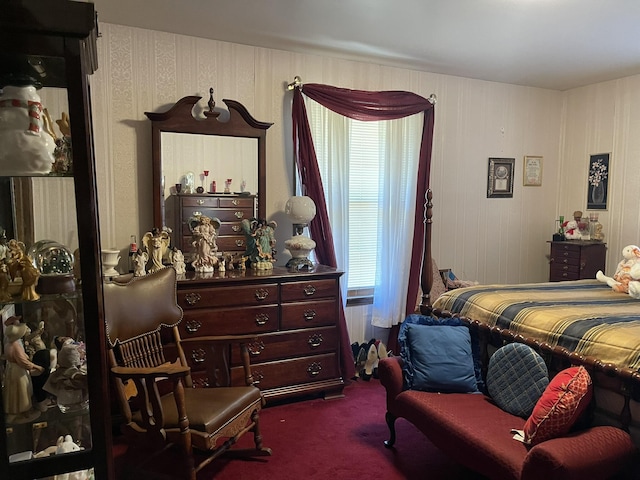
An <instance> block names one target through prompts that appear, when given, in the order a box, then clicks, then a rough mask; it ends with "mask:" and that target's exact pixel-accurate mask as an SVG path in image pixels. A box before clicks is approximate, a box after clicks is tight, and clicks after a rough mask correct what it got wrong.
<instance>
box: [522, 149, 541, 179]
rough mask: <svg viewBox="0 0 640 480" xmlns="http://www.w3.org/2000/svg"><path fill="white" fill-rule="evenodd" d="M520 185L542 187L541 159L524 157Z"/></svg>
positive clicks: (531, 156) (530, 156) (529, 156)
mask: <svg viewBox="0 0 640 480" xmlns="http://www.w3.org/2000/svg"><path fill="white" fill-rule="evenodd" d="M522 185H524V186H525V187H539V186H541V185H542V157H537V156H533V155H526V156H525V157H524V168H523V169H522Z"/></svg>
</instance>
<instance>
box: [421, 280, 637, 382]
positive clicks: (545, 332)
mask: <svg viewBox="0 0 640 480" xmlns="http://www.w3.org/2000/svg"><path fill="white" fill-rule="evenodd" d="M433 306H434V308H437V309H439V310H446V311H449V312H452V313H457V314H459V315H462V316H465V317H468V318H472V319H474V320H477V321H479V322H481V323H484V324H487V325H489V326H497V327H499V328H502V329H509V330H511V331H512V332H514V333H516V334H519V335H522V336H524V337H530V338H535V339H537V340H539V341H541V342H547V343H549V344H550V345H552V346H556V345H559V346H561V347H564V348H566V349H567V350H569V351H571V352H576V353H578V354H580V355H583V356H589V357H595V358H597V359H598V360H600V361H601V362H603V363H611V364H614V365H616V366H618V367H622V368H629V369H631V370H636V371H637V370H639V369H640V301H638V300H635V299H633V298H631V297H630V296H629V295H627V294H624V293H616V292H614V291H613V290H612V289H611V288H610V287H609V286H607V285H606V284H603V283H601V282H598V281H597V280H575V281H569V282H548V283H528V284H521V285H478V286H474V287H467V288H460V289H455V290H449V291H448V292H445V293H444V294H442V295H441V296H440V297H439V298H438V299H437V300H436V301H435V302H434V305H433Z"/></svg>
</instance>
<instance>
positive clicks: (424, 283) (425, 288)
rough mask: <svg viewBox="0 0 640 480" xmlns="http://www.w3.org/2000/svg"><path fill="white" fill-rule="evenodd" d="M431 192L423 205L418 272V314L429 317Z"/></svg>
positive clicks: (431, 270) (428, 190) (431, 272)
mask: <svg viewBox="0 0 640 480" xmlns="http://www.w3.org/2000/svg"><path fill="white" fill-rule="evenodd" d="M432 198H433V192H431V189H430V188H429V189H427V192H426V194H425V203H424V224H425V226H424V229H425V231H424V249H423V251H422V270H421V272H420V288H421V289H422V299H421V300H420V313H421V314H422V315H431V297H430V292H431V287H432V286H433V267H432V263H431V223H432V221H431V217H432V215H433V212H432V208H433V203H431V199H432Z"/></svg>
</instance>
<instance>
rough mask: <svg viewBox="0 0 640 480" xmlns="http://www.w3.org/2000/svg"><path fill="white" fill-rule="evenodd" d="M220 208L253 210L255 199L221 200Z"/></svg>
mask: <svg viewBox="0 0 640 480" xmlns="http://www.w3.org/2000/svg"><path fill="white" fill-rule="evenodd" d="M219 200H220V208H253V206H254V204H255V197H247V198H224V197H222V198H220V199H219Z"/></svg>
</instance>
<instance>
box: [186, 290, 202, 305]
mask: <svg viewBox="0 0 640 480" xmlns="http://www.w3.org/2000/svg"><path fill="white" fill-rule="evenodd" d="M201 298H202V297H200V294H199V293H195V292H191V293H187V294H186V295H185V296H184V299H185V301H186V302H187V305H189V306H193V305H195V304H196V303H198V302H199V301H200V299H201Z"/></svg>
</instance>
